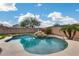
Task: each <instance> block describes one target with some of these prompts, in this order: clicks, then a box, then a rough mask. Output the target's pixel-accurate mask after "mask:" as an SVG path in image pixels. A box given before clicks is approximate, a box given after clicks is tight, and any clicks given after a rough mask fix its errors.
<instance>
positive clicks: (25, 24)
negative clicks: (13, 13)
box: [20, 17, 40, 28]
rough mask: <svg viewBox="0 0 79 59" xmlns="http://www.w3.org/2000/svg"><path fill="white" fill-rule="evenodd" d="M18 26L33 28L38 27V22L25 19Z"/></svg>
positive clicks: (33, 19) (34, 19)
mask: <svg viewBox="0 0 79 59" xmlns="http://www.w3.org/2000/svg"><path fill="white" fill-rule="evenodd" d="M20 26H22V27H32V28H34V27H35V26H40V21H38V20H37V19H36V18H33V17H29V18H25V19H24V20H23V21H22V22H20Z"/></svg>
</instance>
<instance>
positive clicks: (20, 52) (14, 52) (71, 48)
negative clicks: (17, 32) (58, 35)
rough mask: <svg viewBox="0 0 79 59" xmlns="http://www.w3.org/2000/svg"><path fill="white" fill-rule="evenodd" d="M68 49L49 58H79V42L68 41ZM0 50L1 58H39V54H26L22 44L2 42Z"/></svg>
mask: <svg viewBox="0 0 79 59" xmlns="http://www.w3.org/2000/svg"><path fill="white" fill-rule="evenodd" d="M66 41H67V42H68V47H67V48H66V49H64V50H62V51H59V52H57V53H52V54H47V55H48V56H79V42H78V41H72V40H66ZM0 48H2V52H1V54H0V56H37V55H38V54H32V53H29V52H26V51H25V50H24V49H23V47H22V46H21V44H18V43H15V42H3V41H0ZM45 56H46V55H45Z"/></svg>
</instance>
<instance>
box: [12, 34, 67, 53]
mask: <svg viewBox="0 0 79 59" xmlns="http://www.w3.org/2000/svg"><path fill="white" fill-rule="evenodd" d="M13 40H14V41H19V43H21V44H22V46H23V48H24V50H25V51H27V52H29V53H33V54H50V53H55V52H58V51H61V50H64V49H65V48H66V47H67V46H68V43H67V42H66V41H64V40H62V39H59V38H56V37H43V38H39V37H34V36H30V35H21V36H15V37H13V38H12V39H11V41H13Z"/></svg>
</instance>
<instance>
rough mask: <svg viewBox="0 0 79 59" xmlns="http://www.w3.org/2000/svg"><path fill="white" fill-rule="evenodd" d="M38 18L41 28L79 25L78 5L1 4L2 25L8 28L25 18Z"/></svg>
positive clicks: (0, 21)
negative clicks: (57, 25) (58, 25)
mask: <svg viewBox="0 0 79 59" xmlns="http://www.w3.org/2000/svg"><path fill="white" fill-rule="evenodd" d="M25 17H26V18H27V17H36V18H37V19H38V20H39V21H41V25H40V27H46V26H52V25H54V24H60V25H63V24H73V23H79V4H77V3H1V4H0V23H1V24H4V25H6V26H12V25H14V24H18V23H19V22H21V21H22V20H23V19H24V18H25Z"/></svg>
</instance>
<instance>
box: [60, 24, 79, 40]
mask: <svg viewBox="0 0 79 59" xmlns="http://www.w3.org/2000/svg"><path fill="white" fill-rule="evenodd" d="M60 30H61V31H62V32H63V33H64V34H65V36H66V37H67V38H68V39H70V40H73V38H74V37H75V35H76V32H77V31H79V25H77V24H72V25H64V26H63V27H62V28H61V29H60Z"/></svg>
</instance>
